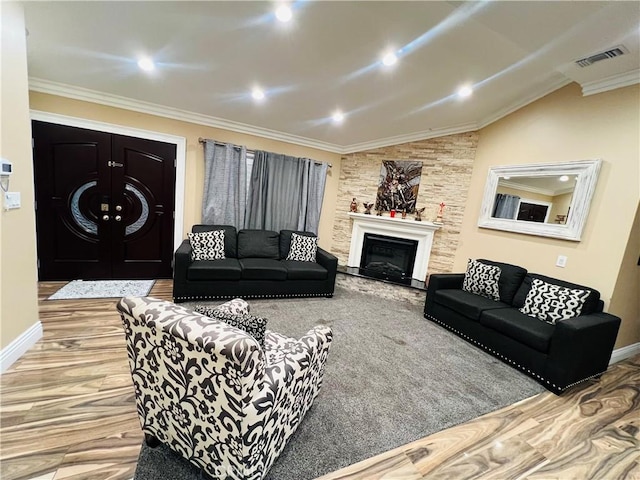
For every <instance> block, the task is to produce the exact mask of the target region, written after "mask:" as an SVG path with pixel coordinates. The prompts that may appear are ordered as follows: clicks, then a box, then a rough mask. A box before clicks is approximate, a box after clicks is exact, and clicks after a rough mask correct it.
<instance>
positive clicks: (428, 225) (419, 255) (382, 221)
mask: <svg viewBox="0 0 640 480" xmlns="http://www.w3.org/2000/svg"><path fill="white" fill-rule="evenodd" d="M349 217H351V220H352V221H353V229H352V231H351V247H350V248H349V260H348V262H347V266H348V267H356V268H357V267H360V257H361V256H362V246H363V243H364V234H365V233H370V234H377V235H386V236H388V237H395V238H405V239H408V240H416V241H417V242H418V250H417V251H416V260H415V263H414V265H413V275H412V278H414V279H416V280H419V281H421V282H424V280H425V278H427V268H428V266H429V257H430V256H431V246H432V245H433V235H434V233H435V232H436V230H438V229H439V228H440V226H441V225H439V224H437V223H433V222H425V221H421V222H416V221H415V220H414V219H413V218H405V219H404V220H403V219H402V218H399V217H395V218H391V217H385V216H380V217H379V216H377V215H365V214H364V213H353V212H351V213H349Z"/></svg>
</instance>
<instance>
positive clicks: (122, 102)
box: [29, 77, 344, 153]
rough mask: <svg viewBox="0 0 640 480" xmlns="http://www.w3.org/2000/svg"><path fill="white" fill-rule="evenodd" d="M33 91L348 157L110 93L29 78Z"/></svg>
mask: <svg viewBox="0 0 640 480" xmlns="http://www.w3.org/2000/svg"><path fill="white" fill-rule="evenodd" d="M29 89H30V90H33V91H35V92H41V93H47V94H50V95H58V96H60V97H66V98H72V99H74V100H82V101H85V102H91V103H98V104H100V105H106V106H109V107H115V108H122V109H124V110H131V111H134V112H139V113H146V114H149V115H155V116H158V117H164V118H170V119H172V120H179V121H182V122H189V123H195V124H197V125H204V126H207V127H214V128H221V129H223V130H231V131H233V132H239V133H246V134H248V135H255V136H257V137H263V138H268V139H270V140H279V141H282V142H287V143H293V144H295V145H302V146H304V147H311V148H317V149H319V150H324V151H327V152H332V153H344V152H343V150H344V149H343V148H342V147H341V146H340V145H336V144H333V143H328V142H321V141H318V140H313V139H311V138H306V137H301V136H298V135H291V134H288V133H284V132H279V131H277V130H270V129H268V128H262V127H255V126H252V125H248V124H246V123H240V122H234V121H231V120H225V119H222V118H218V117H212V116H209V115H202V114H200V113H194V112H189V111H187V110H181V109H178V108H173V107H167V106H164V105H159V104H157V103H150V102H143V101H140V100H134V99H132V98H128V97H121V96H119V95H112V94H110V93H104V92H99V91H97V90H90V89H88V88H82V87H76V86H73V85H68V84H64V83H58V82H52V81H50V80H44V79H42V78H35V77H29Z"/></svg>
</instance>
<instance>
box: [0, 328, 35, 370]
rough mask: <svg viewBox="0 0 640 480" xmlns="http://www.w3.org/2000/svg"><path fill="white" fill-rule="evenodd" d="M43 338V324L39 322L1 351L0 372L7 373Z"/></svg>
mask: <svg viewBox="0 0 640 480" xmlns="http://www.w3.org/2000/svg"><path fill="white" fill-rule="evenodd" d="M41 338H42V323H41V322H40V320H38V321H37V322H36V323H34V324H33V325H31V326H30V327H29V328H27V329H26V330H25V331H24V332H22V333H21V334H20V335H18V337H17V338H16V339H15V340H13V341H12V342H11V343H10V344H9V345H7V346H6V347H4V348H3V349H2V351H0V372H2V373H4V372H6V371H7V370H8V369H9V367H11V365H13V364H14V363H15V362H16V361H18V360H19V359H20V357H22V355H24V354H25V353H26V352H27V350H29V349H30V348H31V347H33V346H34V345H35V344H36V342H37V341H38V340H40V339H41Z"/></svg>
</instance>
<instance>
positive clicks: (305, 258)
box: [287, 233, 318, 262]
mask: <svg viewBox="0 0 640 480" xmlns="http://www.w3.org/2000/svg"><path fill="white" fill-rule="evenodd" d="M317 251H318V237H307V236H305V235H298V234H297V233H292V234H291V247H290V248H289V254H288V255H287V260H297V261H298V262H315V261H316V253H317Z"/></svg>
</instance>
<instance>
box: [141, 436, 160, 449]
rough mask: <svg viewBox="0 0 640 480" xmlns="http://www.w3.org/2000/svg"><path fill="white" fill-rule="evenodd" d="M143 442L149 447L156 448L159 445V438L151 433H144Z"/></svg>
mask: <svg viewBox="0 0 640 480" xmlns="http://www.w3.org/2000/svg"><path fill="white" fill-rule="evenodd" d="M144 443H146V444H147V447H149V448H156V447H157V446H158V445H160V440H158V439H157V438H156V437H154V436H153V435H150V434H148V433H145V434H144Z"/></svg>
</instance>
